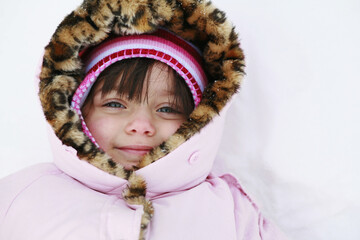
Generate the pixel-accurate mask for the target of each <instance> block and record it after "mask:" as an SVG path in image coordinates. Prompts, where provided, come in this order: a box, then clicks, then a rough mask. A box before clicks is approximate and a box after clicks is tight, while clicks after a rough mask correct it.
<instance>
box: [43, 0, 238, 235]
mask: <svg viewBox="0 0 360 240" xmlns="http://www.w3.org/2000/svg"><path fill="white" fill-rule="evenodd" d="M158 27H164V28H167V29H169V30H170V31H172V32H174V33H176V34H178V35H179V36H181V37H183V38H184V39H186V40H189V41H191V42H192V43H194V44H195V45H196V46H198V47H199V49H200V50H201V51H202V52H203V56H204V60H205V64H206V69H205V70H206V71H207V72H208V74H209V76H208V78H209V82H210V83H209V84H208V86H207V87H206V88H205V90H204V93H203V98H202V100H201V102H200V104H199V106H198V107H197V108H196V109H195V110H194V111H193V112H192V114H191V115H190V117H189V119H188V120H187V121H186V122H185V123H183V124H182V125H181V127H180V128H179V129H178V130H177V132H176V133H175V134H174V135H173V136H171V137H170V138H169V139H168V140H167V141H165V142H164V143H162V144H161V145H160V146H159V147H157V148H155V149H153V150H152V151H151V152H150V153H148V154H147V155H145V156H144V158H143V160H142V161H141V163H140V164H139V166H138V167H139V168H142V167H145V166H147V165H149V164H151V163H152V162H154V161H156V160H158V159H160V158H161V157H163V156H165V155H167V154H169V153H170V152H171V151H173V150H174V149H175V148H177V147H178V146H179V145H181V144H182V143H184V142H185V141H186V140H188V139H189V138H191V137H192V136H193V135H194V134H196V133H198V132H199V131H200V130H201V129H202V128H203V127H204V126H206V125H207V124H208V123H209V122H210V121H211V120H212V119H213V118H214V117H215V116H216V115H218V114H219V112H220V111H221V110H222V108H223V107H224V106H225V105H226V104H227V102H228V101H229V100H230V98H231V97H232V96H233V95H234V94H235V93H236V92H237V90H238V88H239V86H240V82H241V79H242V77H243V75H244V66H245V64H244V56H243V52H242V50H241V49H240V47H239V42H238V37H237V34H236V33H235V30H234V27H233V26H232V24H231V23H230V22H229V21H228V20H227V19H226V16H225V14H224V12H222V11H220V10H219V9H218V8H216V7H215V6H214V5H213V4H212V3H211V2H207V1H203V0H85V1H84V2H83V3H82V5H81V6H80V7H78V8H77V9H76V10H74V11H73V12H72V13H71V14H69V15H68V16H67V17H66V18H65V19H64V20H63V21H62V22H61V23H60V25H59V26H58V28H57V29H56V31H55V33H54V35H53V36H52V38H51V40H50V42H49V44H48V45H47V46H46V48H45V54H44V58H43V65H42V71H41V74H40V80H41V81H40V91H39V96H40V100H41V104H42V107H43V110H44V113H45V116H46V119H47V121H48V122H49V123H50V125H51V126H52V127H53V129H54V131H55V133H56V135H57V137H58V138H59V139H60V140H61V141H62V142H63V143H64V144H65V145H68V146H71V147H73V148H74V149H76V151H77V153H78V157H79V158H80V159H82V160H85V161H87V162H89V163H91V164H92V165H94V166H96V167H98V168H99V169H101V170H103V171H105V172H108V173H110V174H113V175H115V176H118V177H121V178H124V179H128V181H129V188H128V189H127V190H126V191H125V192H124V198H125V199H126V200H127V201H128V203H133V204H141V205H143V206H144V211H145V214H144V216H143V219H142V220H143V221H142V229H146V226H147V224H148V223H149V221H150V219H151V216H152V212H153V209H152V206H151V203H150V202H148V201H147V200H146V199H145V194H146V184H145V182H144V181H143V180H142V179H141V178H140V177H139V176H136V175H135V174H134V173H132V172H130V171H126V170H125V169H124V168H123V167H122V166H121V165H119V164H117V163H115V162H114V161H113V160H112V159H111V158H110V157H109V156H108V155H107V154H105V153H104V152H103V151H101V150H99V149H98V148H97V147H96V146H95V145H94V144H93V143H92V142H91V140H90V139H89V138H88V137H87V136H86V135H85V134H84V133H83V132H82V129H81V128H82V127H81V121H80V119H79V116H78V115H77V114H76V113H75V111H74V110H73V109H72V108H71V107H70V102H71V98H72V96H73V94H74V92H75V90H76V89H77V87H78V86H79V84H80V82H81V81H82V79H83V77H84V72H83V65H82V62H81V60H80V58H79V52H80V51H81V50H82V49H84V48H86V47H89V46H93V45H96V44H98V43H100V42H101V41H103V40H104V39H105V38H107V37H108V36H109V34H118V35H124V34H139V33H146V32H152V31H155V30H156V29H157V28H158ZM144 234H145V231H141V237H140V238H144V236H145V235H144Z"/></svg>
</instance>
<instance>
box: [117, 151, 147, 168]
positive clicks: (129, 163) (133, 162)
mask: <svg viewBox="0 0 360 240" xmlns="http://www.w3.org/2000/svg"><path fill="white" fill-rule="evenodd" d="M112 158H113V160H114V161H115V162H116V163H119V164H121V165H122V166H123V167H124V168H125V169H126V170H131V169H133V167H134V166H137V165H138V164H139V162H140V161H141V159H142V156H131V158H129V157H127V156H124V155H123V156H121V157H120V156H112Z"/></svg>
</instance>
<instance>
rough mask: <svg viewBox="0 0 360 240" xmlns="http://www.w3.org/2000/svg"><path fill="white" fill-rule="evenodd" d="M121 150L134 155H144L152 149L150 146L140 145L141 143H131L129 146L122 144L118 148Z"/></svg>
mask: <svg viewBox="0 0 360 240" xmlns="http://www.w3.org/2000/svg"><path fill="white" fill-rule="evenodd" d="M118 149H119V150H121V151H124V152H126V153H130V154H135V155H141V156H143V155H145V154H147V153H148V152H150V150H151V149H153V148H152V147H150V146H142V145H131V146H123V147H119V148H118Z"/></svg>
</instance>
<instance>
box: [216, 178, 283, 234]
mask: <svg viewBox="0 0 360 240" xmlns="http://www.w3.org/2000/svg"><path fill="white" fill-rule="evenodd" d="M221 178H222V179H223V180H225V181H226V182H227V183H228V184H229V187H230V190H231V192H232V195H233V198H234V208H235V222H236V225H237V239H251V240H253V239H259V240H286V239H288V238H287V237H286V236H285V235H284V233H283V232H282V231H281V230H280V229H279V228H278V227H277V226H276V225H275V224H273V223H272V222H271V221H269V220H268V219H266V218H265V217H264V216H263V215H262V214H261V212H260V210H259V208H258V206H257V205H256V204H255V203H254V201H253V200H252V199H251V198H250V197H249V196H248V195H247V194H246V192H245V191H244V190H243V188H242V187H241V185H240V183H239V181H238V180H237V179H236V177H234V176H233V175H231V174H225V175H223V176H221Z"/></svg>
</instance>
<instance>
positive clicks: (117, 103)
mask: <svg viewBox="0 0 360 240" xmlns="http://www.w3.org/2000/svg"><path fill="white" fill-rule="evenodd" d="M103 106H104V107H111V108H125V106H124V105H123V104H121V103H119V102H107V103H105V104H104V105H103Z"/></svg>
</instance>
